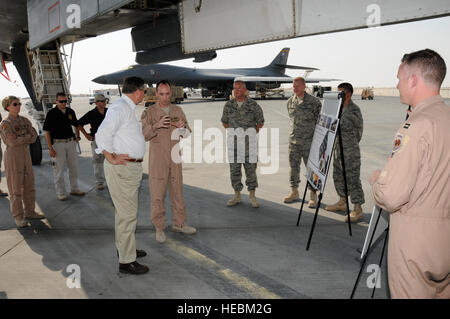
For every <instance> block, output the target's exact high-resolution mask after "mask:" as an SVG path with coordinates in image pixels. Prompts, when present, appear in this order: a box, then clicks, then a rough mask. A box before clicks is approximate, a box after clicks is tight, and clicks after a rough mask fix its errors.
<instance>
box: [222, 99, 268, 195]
mask: <svg viewBox="0 0 450 319" xmlns="http://www.w3.org/2000/svg"><path fill="white" fill-rule="evenodd" d="M221 121H222V123H225V124H228V125H229V128H230V129H237V128H242V129H243V130H244V132H245V131H246V130H247V129H256V126H257V125H258V124H262V123H264V114H263V110H262V108H261V107H260V106H259V105H258V103H256V102H255V101H254V100H252V99H249V98H248V97H246V98H245V101H244V102H243V103H242V105H241V106H240V107H239V105H238V103H237V102H236V99H232V100H230V101H228V102H227V103H226V104H225V106H224V108H223V114H222V119H221ZM255 136H256V135H255ZM227 142H228V143H227V144H228V155H229V161H230V177H231V185H232V186H233V189H234V190H235V191H239V192H240V191H241V190H242V189H243V188H244V186H243V185H242V182H241V178H242V170H241V164H243V165H244V169H245V176H246V181H245V184H246V185H247V188H248V190H249V191H251V190H255V189H256V187H258V180H257V178H256V167H257V160H255V161H252V160H251V158H250V155H251V154H252V152H255V153H253V154H257V145H256V139H255V140H252V141H250V138H249V137H248V136H246V137H245V160H239V159H238V152H237V149H238V147H237V145H238V144H237V143H238V142H237V137H236V136H235V137H234V139H233V140H231V141H229V140H228V141H227Z"/></svg>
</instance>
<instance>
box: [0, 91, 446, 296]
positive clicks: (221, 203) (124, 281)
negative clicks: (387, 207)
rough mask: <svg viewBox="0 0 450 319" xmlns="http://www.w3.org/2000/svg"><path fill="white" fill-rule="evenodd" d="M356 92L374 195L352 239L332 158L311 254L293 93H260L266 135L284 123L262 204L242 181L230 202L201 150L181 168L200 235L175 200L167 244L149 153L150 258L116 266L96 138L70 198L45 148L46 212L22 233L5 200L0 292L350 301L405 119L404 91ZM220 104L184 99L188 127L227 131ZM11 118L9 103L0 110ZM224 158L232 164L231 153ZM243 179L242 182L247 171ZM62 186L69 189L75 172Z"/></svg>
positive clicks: (143, 219)
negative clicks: (238, 197) (177, 218)
mask: <svg viewBox="0 0 450 319" xmlns="http://www.w3.org/2000/svg"><path fill="white" fill-rule="evenodd" d="M354 100H355V102H356V103H357V104H358V105H359V106H360V107H361V110H362V114H363V117H364V135H363V138H362V141H361V144H360V145H361V152H362V169H361V179H362V185H363V189H364V193H365V197H366V203H365V204H364V205H363V210H364V213H365V214H364V218H363V221H362V222H360V223H357V224H353V225H352V231H353V235H352V236H351V237H350V236H349V232H348V227H347V224H345V223H344V222H343V220H344V212H338V213H330V212H326V211H325V210H324V209H323V208H324V206H325V205H326V204H330V203H334V202H335V201H337V199H338V196H337V194H336V192H335V190H334V185H333V179H332V165H331V171H330V172H329V175H328V176H329V178H328V180H327V184H326V188H325V192H324V197H323V200H322V205H321V206H322V208H321V209H320V210H319V218H318V220H317V225H316V229H315V232H314V236H313V238H312V244H311V247H310V249H309V250H308V251H306V243H307V240H308V235H309V232H310V226H311V224H312V219H313V214H314V210H312V209H309V208H307V207H306V205H305V206H304V213H303V214H302V219H301V221H300V227H296V222H297V216H298V211H299V208H300V203H294V204H284V203H283V202H282V199H283V197H284V196H286V195H287V194H288V193H289V190H290V189H289V182H288V180H289V177H288V173H289V165H288V156H287V148H288V145H287V142H288V128H289V121H288V117H287V111H286V100H264V101H258V103H260V105H261V106H262V108H263V110H264V116H265V120H266V122H265V127H266V128H269V137H270V136H271V133H270V129H279V145H280V147H279V169H278V170H277V172H276V173H275V174H266V175H262V174H261V171H260V168H259V169H258V182H259V188H258V189H257V191H256V195H257V198H258V200H259V203H260V208H258V209H254V208H252V207H251V206H250V202H249V200H248V196H247V194H248V192H247V191H246V190H245V189H244V192H243V193H244V196H243V202H242V203H241V204H239V205H237V206H235V207H226V202H227V200H229V199H230V198H231V196H232V194H233V190H232V187H231V184H230V177H229V166H228V164H227V163H225V162H223V163H206V162H204V161H202V162H201V163H195V162H194V153H195V152H193V154H192V161H193V163H186V164H184V167H183V174H184V198H185V202H186V206H187V223H188V224H189V225H192V226H194V227H196V228H197V230H198V232H197V234H195V235H192V236H186V235H182V234H179V233H174V232H172V231H171V225H172V213H171V210H170V206H171V205H170V199H169V197H168V196H167V197H166V208H167V211H166V223H167V228H166V235H167V241H166V243H164V244H159V243H158V242H156V240H155V229H154V227H153V225H152V223H151V221H150V211H149V209H150V195H149V188H148V187H149V186H148V175H147V174H148V155H146V157H145V159H144V162H143V167H144V178H143V180H142V184H141V188H140V192H139V216H138V225H137V230H136V238H137V245H138V248H139V249H144V250H145V251H146V252H147V254H148V255H147V256H146V257H144V258H142V259H139V262H141V263H143V264H145V265H148V266H149V267H150V272H149V273H148V274H145V275H141V276H133V275H124V274H120V273H119V272H118V259H117V256H116V248H115V244H114V207H113V205H112V202H111V199H110V196H109V193H108V190H107V189H105V190H102V191H99V190H97V189H96V185H95V178H94V174H93V167H92V161H91V151H90V142H89V141H87V140H85V139H83V140H82V141H81V142H80V147H81V155H80V156H79V160H78V167H79V183H80V187H81V189H82V190H84V191H86V192H87V195H86V196H85V197H82V198H79V197H73V196H70V197H69V199H68V200H67V201H65V202H61V201H58V200H57V198H56V195H55V190H54V183H53V172H52V166H51V161H50V158H49V155H48V151H44V156H43V160H42V164H41V165H39V166H34V172H35V184H36V204H37V210H39V211H41V212H43V213H44V214H45V216H46V219H44V220H41V221H32V222H31V227H28V228H25V229H17V228H16V227H15V224H14V220H13V218H12V215H11V213H10V211H9V199H8V198H0V299H1V298H181V299H190V298H205V299H209V298H244V299H253V298H349V296H350V293H351V291H352V288H353V284H354V282H355V279H356V276H357V273H358V271H359V267H360V263H359V261H358V256H359V253H358V251H357V249H360V248H361V247H362V245H363V241H364V237H365V234H366V231H367V226H368V223H369V221H370V216H371V212H372V208H373V199H372V195H371V191H370V185H369V177H370V174H371V172H372V171H373V170H375V169H379V168H382V167H383V165H384V163H385V161H386V159H387V156H388V155H389V153H390V151H391V150H392V141H393V136H394V134H395V132H396V130H397V128H398V127H399V126H400V124H401V122H402V121H403V119H404V118H405V115H406V113H405V109H406V107H405V106H404V105H401V104H400V102H399V99H398V98H396V97H395V98H394V97H393V98H390V97H379V98H377V97H376V99H375V100H373V101H361V100H360V99H359V96H356V97H355V99H354ZM224 103H225V102H224V101H220V100H218V101H214V102H212V101H208V100H187V101H185V102H183V103H182V104H181V106H182V108H183V110H184V111H185V113H186V115H187V118H188V120H189V122H190V124H191V126H192V127H194V120H197V121H199V120H201V125H202V131H201V132H203V133H204V132H205V131H206V129H207V128H218V129H219V131H221V132H224V129H223V128H222V125H221V123H220V118H221V115H222V109H223V105H224ZM446 103H448V101H446ZM72 107H73V109H74V110H75V112H76V114H77V116H78V117H81V116H82V115H83V114H84V113H85V112H87V111H88V110H89V109H91V108H92V107H93V106H90V105H89V104H88V102H87V98H75V99H74V102H73V105H72ZM142 110H143V107H139V108H138V113H139V115H140V113H141V112H142ZM22 114H23V115H25V116H26V111H25V109H22ZM5 115H6V112H4V111H3V110H2V116H3V117H4V116H5ZM199 123H200V122H197V125H198V124H199ZM86 128H87V127H86ZM197 132H200V131H197ZM216 132H217V130H216ZM199 140H200V139H199V138H198V137H197V141H199ZM210 142H211V141H209V140H208V139H207V137H205V136H203V138H202V143H203V145H202V146H198V145H197V147H198V148H199V147H201V148H199V149H200V150H205V149H206V146H207V145H208V144H209V143H210ZM223 145H225V144H224V141H223ZM4 147H5V145H4V144H3V148H4ZM147 147H148V146H147ZM223 152H224V153H223V154H225V151H224V150H223ZM196 154H197V155H196V156H199V155H198V152H197V153H196ZM222 158H223V161H225V155H223V157H222ZM197 159H198V158H197ZM267 165H268V164H264V165H262V164H261V165H259V166H260V167H261V166H267ZM304 172H305V168H304V167H303V166H302V169H301V174H302V177H301V179H302V182H301V184H300V188H299V190H300V192H301V194H303V191H304V189H305V185H306V184H305V178H304V177H303V174H304ZM2 176H3V178H2V181H1V185H0V186H1V189H3V190H6V189H7V187H6V178H5V177H4V167H3V166H2ZM243 182H244V185H245V174H244V177H243ZM66 183H67V186H66V187H67V190H69V186H68V177H67V175H66ZM308 199H309V194H308V195H307V198H306V200H308ZM381 244H382V243H381ZM381 244H378V245H377V246H376V248H375V249H374V251H373V253H372V254H371V256H370V258H369V260H368V264H376V263H378V262H379V256H380V253H381V246H382V245H381ZM385 261H386V257H385V258H384V262H383V266H382V271H381V288H378V289H376V292H375V298H386V297H387V296H388V295H387V285H386V271H385ZM74 269H75V270H79V271H80V288H77V287H76V285H75V284H74V283H76V281H73V280H72V279H73V278H74V277H75V275H76V274H78V271H75V272H74ZM371 275H372V273H371V272H367V267H366V269H365V271H364V273H363V276H362V278H361V280H360V284H359V286H358V290H357V292H356V295H355V297H356V298H370V295H371V293H372V289H371V283H372V282H373V280H372V279H371V277H370V276H371ZM74 286H75V287H74ZM71 287H72V288H71Z"/></svg>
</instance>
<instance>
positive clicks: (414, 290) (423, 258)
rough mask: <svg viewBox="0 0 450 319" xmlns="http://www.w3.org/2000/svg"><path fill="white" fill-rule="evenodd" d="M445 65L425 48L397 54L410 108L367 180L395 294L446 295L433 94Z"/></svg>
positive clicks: (445, 224) (443, 153)
mask: <svg viewBox="0 0 450 319" xmlns="http://www.w3.org/2000/svg"><path fill="white" fill-rule="evenodd" d="M446 70H447V69H446V65H445V62H444V60H443V59H442V57H441V56H440V55H439V54H438V53H436V52H435V51H433V50H430V49H425V50H420V51H416V52H412V53H409V54H405V55H404V56H403V59H402V62H401V64H400V67H399V69H398V73H397V78H398V85H397V88H398V90H399V92H400V101H401V102H402V103H403V104H406V105H410V106H411V111H410V112H409V117H408V118H407V119H406V120H405V121H404V122H403V123H402V125H401V126H400V128H399V130H398V131H397V133H396V135H395V138H394V143H393V144H394V146H393V150H392V153H391V155H390V156H389V159H388V161H387V163H386V165H385V166H384V168H383V170H381V171H380V170H377V171H375V172H373V173H372V176H371V178H370V183H371V184H372V192H373V196H374V199H375V202H376V203H377V204H378V205H379V206H380V207H383V208H384V209H385V210H386V211H388V212H390V226H389V255H388V270H389V287H390V291H391V296H392V297H393V298H443V299H450V249H449V243H450V196H449V195H450V166H449V163H450V148H449V146H450V109H449V107H448V105H445V104H444V102H443V100H442V97H441V96H440V94H439V93H440V88H441V85H442V82H443V80H444V78H445V74H446Z"/></svg>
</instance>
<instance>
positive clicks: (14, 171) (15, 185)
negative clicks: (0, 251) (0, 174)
mask: <svg viewBox="0 0 450 319" xmlns="http://www.w3.org/2000/svg"><path fill="white" fill-rule="evenodd" d="M0 135H1V137H2V140H3V141H4V142H5V144H6V150H5V154H4V156H5V158H4V163H5V170H6V181H7V184H8V191H9V200H10V207H11V212H12V214H13V216H14V218H17V219H24V218H25V217H26V216H27V215H30V214H33V213H34V208H35V201H34V200H35V197H34V196H35V189H34V174H33V167H32V164H31V156H30V148H29V144H32V143H34V142H35V141H36V138H37V133H36V130H35V129H34V128H33V126H32V125H31V122H30V121H29V120H28V119H26V118H24V117H22V116H20V115H18V116H17V117H16V118H14V117H12V116H10V115H8V116H7V117H6V118H5V119H4V120H3V121H2V122H1V124H0Z"/></svg>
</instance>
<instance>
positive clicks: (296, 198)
mask: <svg viewBox="0 0 450 319" xmlns="http://www.w3.org/2000/svg"><path fill="white" fill-rule="evenodd" d="M299 200H300V197H299V194H298V188H294V187H292V191H291V193H290V194H289V195H288V196H286V197H285V198H284V202H285V203H287V204H289V203H293V202H298V201H299Z"/></svg>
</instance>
